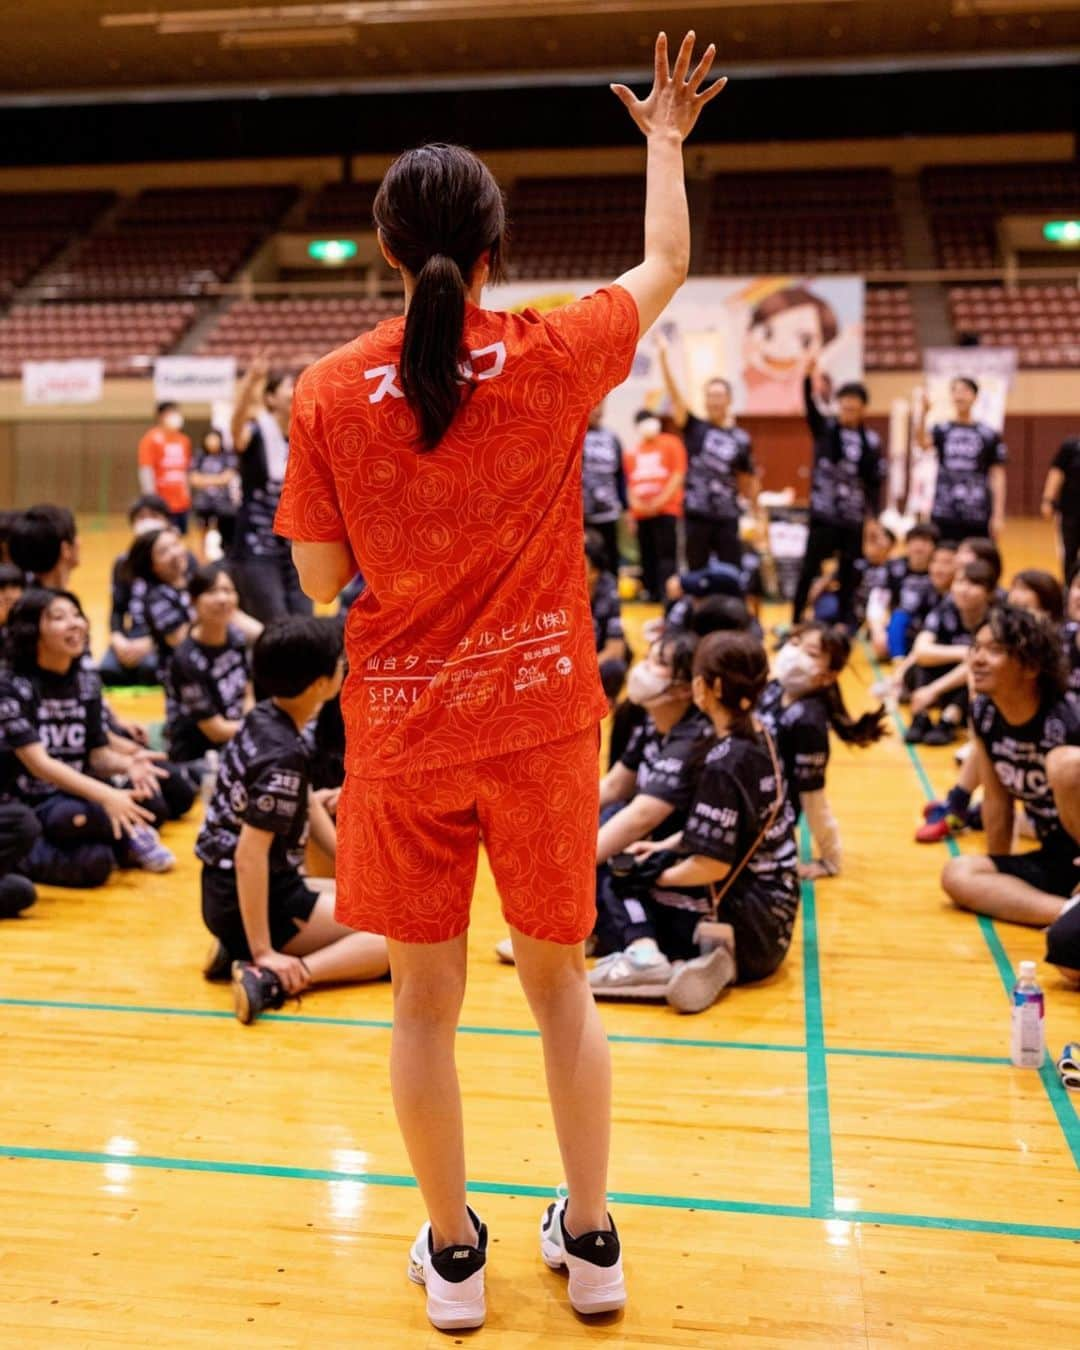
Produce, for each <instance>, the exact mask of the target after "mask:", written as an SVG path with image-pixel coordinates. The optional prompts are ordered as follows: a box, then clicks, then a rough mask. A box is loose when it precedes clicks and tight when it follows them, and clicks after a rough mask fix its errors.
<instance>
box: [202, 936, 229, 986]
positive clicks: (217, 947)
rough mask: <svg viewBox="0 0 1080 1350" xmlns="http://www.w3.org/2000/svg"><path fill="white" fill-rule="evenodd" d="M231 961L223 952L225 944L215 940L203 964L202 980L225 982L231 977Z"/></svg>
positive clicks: (226, 953)
mask: <svg viewBox="0 0 1080 1350" xmlns="http://www.w3.org/2000/svg"><path fill="white" fill-rule="evenodd" d="M232 968H233V959H232V957H231V956H230V955H229V953H228V952H227V951H226V950H225V944H224V943H223V942H222V941H221V940H220V939H219V938H215V939H214V941H213V944H212V945H211V947H210V950H209V951H208V952H207V954H206V960H205V961H204V962H203V968H202V973H203V979H204V980H227V979H229V977H230V976H231V975H232Z"/></svg>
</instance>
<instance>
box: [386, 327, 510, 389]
mask: <svg viewBox="0 0 1080 1350" xmlns="http://www.w3.org/2000/svg"><path fill="white" fill-rule="evenodd" d="M505 365H506V344H505V343H503V342H493V343H491V344H490V346H487V347H477V348H476V349H475V351H470V352H469V359H468V360H467V361H463V362H462V363H461V365H460V367H459V369H460V371H461V383H462V384H468V383H469V381H470V380H472V381H475V382H476V383H479V382H480V381H481V380H493V379H495V377H496V376H497V375H501V374H502V372H503V368H504V367H505ZM397 373H398V372H397V366H396V365H386V366H372V368H371V369H370V370H365V371H364V379H365V380H378V381H379V386H378V388H377V389H376V390H375V392H374V393H372V394H368V402H369V403H381V402H382V401H383V399H384V398H404V397H405V395H404V393H403V392H402V391H401V388H400V387H399V385H398V382H397Z"/></svg>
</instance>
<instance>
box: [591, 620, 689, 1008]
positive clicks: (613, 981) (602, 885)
mask: <svg viewBox="0 0 1080 1350" xmlns="http://www.w3.org/2000/svg"><path fill="white" fill-rule="evenodd" d="M696 649H697V638H696V637H694V636H693V635H692V634H665V635H664V636H662V637H661V638H659V639H658V640H657V641H656V642H654V643H653V645H652V646H651V647H650V649H649V653H648V655H647V656H646V658H645V659H644V660H643V661H639V662H638V663H637V664H636V665H635V666H633V667H632V668H631V670H630V673H629V676H628V677H627V696H628V698H629V699H630V701H631V703H633V704H634V705H635V706H637V707H638V708H640V709H642V710H643V711H644V713H645V720H644V722H643V723H642V725H641V726H639V727H638V728H637V729H636V730H635V731H634V733H633V734H632V736H631V738H630V743H629V745H628V746H627V747H626V750H625V751H624V752H623V755H622V758H621V759H620V760H619V762H618V763H617V764H614V765H613V766H612V768H611V769H610V770H609V772H608V773H607V774H606V775H605V776H604V778H602V779H601V782H600V808H601V822H602V823H601V825H600V832H599V834H598V836H597V841H596V862H597V889H596V896H597V914H598V918H597V930H596V937H597V950H598V951H599V952H600V954H601V955H603V954H605V953H609V952H613V951H619V952H621V951H622V950H623V949H624V948H625V947H627V946H628V940H627V939H626V938H625V934H626V932H627V930H628V928H630V927H633V925H634V923H635V921H636V919H637V917H638V916H637V915H636V914H634V913H631V912H628V906H627V905H626V904H624V902H623V901H622V900H620V899H619V898H618V897H617V896H616V895H615V894H614V892H613V890H612V887H611V875H610V871H609V869H608V866H607V864H608V862H609V861H610V859H611V858H612V857H614V855H615V854H617V853H621V852H622V851H623V850H624V849H626V848H627V847H628V845H630V844H631V843H634V842H636V841H637V840H640V839H648V838H656V837H657V834H658V832H662V833H663V834H665V835H666V834H670V833H671V832H672V830H680V829H682V827H683V825H684V824H685V822H686V812H687V810H688V809H689V806H690V802H691V800H692V798H693V795H694V789H695V787H696V785H697V779H698V774H699V773H700V770H701V765H702V763H703V761H704V758H705V754H706V752H707V751H708V747H709V742H710V740H711V736H712V729H711V727H710V726H709V722H708V719H707V718H705V717H704V716H703V715H702V714H701V713H700V712H698V710H697V709H696V708H695V707H694V705H693V702H692V700H691V697H690V692H691V690H690V685H691V680H692V677H693V664H694V652H695V650H696ZM663 965H664V959H663V958H662V957H661V956H660V954H659V952H658V951H657V949H656V947H655V944H653V945H652V946H651V947H650V946H648V944H646V945H645V946H642V947H635V949H634V955H633V956H632V957H630V958H628V960H627V961H626V962H623V963H616V964H614V965H608V966H605V968H604V971H603V972H601V973H600V974H598V975H596V977H595V978H590V983H591V984H592V985H593V990H594V992H604V991H607V992H612V993H613V994H615V995H616V996H617V994H618V989H619V988H620V987H621V986H622V985H623V984H624V983H627V982H628V983H629V984H630V985H631V986H632V985H633V984H634V983H636V982H638V980H639V979H640V978H646V979H648V980H649V981H650V982H654V979H655V977H656V969H654V967H662V966H663ZM668 974H669V975H670V971H668Z"/></svg>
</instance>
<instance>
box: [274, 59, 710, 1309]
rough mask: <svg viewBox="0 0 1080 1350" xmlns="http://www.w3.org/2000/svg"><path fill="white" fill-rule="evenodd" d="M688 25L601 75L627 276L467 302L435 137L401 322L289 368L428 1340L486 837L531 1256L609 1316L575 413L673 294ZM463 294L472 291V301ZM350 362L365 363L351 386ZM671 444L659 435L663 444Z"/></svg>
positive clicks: (497, 199)
mask: <svg viewBox="0 0 1080 1350" xmlns="http://www.w3.org/2000/svg"><path fill="white" fill-rule="evenodd" d="M693 42H694V38H693V34H692V33H691V34H688V35H687V37H686V39H685V40H684V42H683V44H682V46H681V48H680V50H679V55H678V59H677V61H676V63H675V70H674V75H672V72H671V70H670V68H669V65H668V54H667V40H666V38H665V37H664V35H663V34H661V35H660V37H659V38H658V39H657V44H656V76H655V84H654V87H653V90H652V92H651V94H650V95H649V96H648V98H646V99H645V100H644V101H642V102H639V101H638V100H637V99H636V98H635V97H634V95H633V94H632V93H631V92H630V90H629V89H626V88H625V87H623V86H615V93H616V94H617V96H618V97H619V99H620V100H621V101H622V102H623V103H624V105H625V106H626V107H627V108H628V110H629V111H630V113H631V115H632V116H633V118H634V121H635V122H636V123H637V125H638V127H639V128H640V129H641V131H642V132H643V134H644V135H645V137H646V139H647V143H648V154H647V176H646V204H645V219H644V236H645V247H644V257H643V260H642V262H641V263H640V264H639V265H638V266H637V267H635V268H633V269H632V270H631V271H629V272H627V273H625V274H624V275H623V276H622V277H620V278H619V282H618V284H616V285H612V286H609V287H605V288H603V289H601V290H599V291H597V292H595V293H594V294H592V295H589V296H586V297H585V298H584V299H581V300H579V301H576V302H575V303H573V304H570V305H567V306H564V307H562V308H559V309H553V310H550V311H549V312H547V313H545V314H540V313H538V312H537V311H536V310H532V309H530V310H526V311H525V312H524V313H521V314H504V313H500V312H496V311H491V310H486V309H484V308H482V307H481V304H480V301H481V296H482V288H483V285H484V283H485V281H486V280H487V278H488V276H489V275H492V274H493V275H494V276H496V277H497V276H498V273H499V261H500V257H501V248H502V242H503V234H504V230H505V211H504V206H503V197H502V193H501V192H500V190H499V186H498V184H497V183H496V182H495V180H494V179H493V178H492V176H491V173H490V171H489V170H488V169H487V168H486V167H485V166H484V165H483V164H482V163H481V162H480V160H478V159H477V158H476V157H475V156H474V155H472V154H471V153H470V152H468V151H466V150H463V149H461V148H460V147H457V146H449V145H427V146H423V147H421V148H420V149H417V150H413V151H409V152H407V153H406V154H404V155H402V156H400V157H399V158H398V159H397V160H395V162H394V163H393V164H392V165H391V167H390V169H389V170H388V171H387V174H386V177H385V178H384V179H383V182H382V185H381V187H380V189H379V193H378V195H377V197H376V199H375V206H374V216H375V221H376V224H377V226H378V232H379V242H380V246H381V248H382V252H383V255H384V256H385V258H386V260H387V262H388V263H389V264H390V266H392V267H394V268H395V269H398V270H400V272H401V274H402V280H403V282H404V287H405V311H406V312H405V316H404V318H395V319H391V320H388V321H387V322H385V323H382V324H380V325H379V326H378V327H377V328H376V329H375V330H374V331H373V332H371V333H366V334H364V335H363V336H362V337H360V338H358V339H356V340H355V341H354V342H352V343H350V344H348V346H346V347H344V348H342V349H341V350H340V351H337V352H332V353H331V354H330V355H329V356H326V357H323V359H322V360H321V361H318V362H316V363H315V364H314V365H313V366H310V367H308V369H307V370H306V371H305V372H304V376H303V378H302V380H301V385H300V390H299V392H298V397H297V407H296V416H295V418H294V421H293V454H292V458H291V460H290V463H289V474H288V479H287V482H286V485H285V491H284V492H283V494H282V499H281V507H280V510H279V513H278V520H277V524H278V528H279V529H280V530H281V531H282V533H283V534H285V535H288V536H290V537H291V538H292V539H293V540H294V543H293V554H294V556H295V558H296V560H297V564H298V566H299V568H300V572H301V575H302V577H303V582H304V587H305V589H306V590H307V591H308V593H309V594H310V595H312V596H313V597H314V598H316V599H318V600H320V601H324V602H327V603H328V602H330V601H331V600H333V599H334V597H335V596H336V595H337V594H338V592H339V591H340V590H341V588H342V587H343V586H344V585H345V583H346V582H348V581H349V579H350V578H351V577H352V576H353V575H354V573H355V572H356V570H357V567H358V565H359V568H360V569H361V570H362V571H363V574H364V576H365V577H366V579H367V582H368V585H367V588H366V590H365V591H364V592H363V594H362V595H361V596H360V598H359V599H358V600H357V601H356V603H355V605H354V606H353V608H352V611H351V613H350V615H349V620H348V625H347V630H346V633H347V636H346V642H347V651H348V656H349V666H350V674H349V680H348V683H347V684H346V686H345V688H344V691H343V693H342V700H341V706H342V711H343V714H344V717H345V729H346V778H345V784H344V787H343V789H342V794H341V801H340V805H339V808H338V827H339V828H338V841H339V842H338V852H337V881H338V892H337V895H338V904H337V917H338V918H339V919H340V920H342V921H344V922H346V923H348V924H349V926H350V927H354V928H357V927H359V928H362V929H363V930H364V931H368V932H380V933H384V934H385V935H386V936H387V937H388V938H389V940H390V941H389V945H390V965H391V971H392V974H393V981H394V1029H393V1038H392V1042H391V1062H390V1077H391V1083H392V1087H393V1094H394V1104H395V1107H396V1110H397V1116H398V1122H399V1124H400V1127H401V1131H402V1135H403V1137H404V1140H405V1143H406V1146H407V1148H408V1152H409V1157H410V1160H411V1163H412V1167H413V1171H414V1173H415V1174H416V1178H417V1181H418V1183H419V1187H420V1191H421V1193H422V1195H423V1198H424V1202H425V1204H426V1206H427V1209H428V1214H429V1218H430V1221H429V1222H428V1223H425V1224H424V1226H423V1228H422V1229H421V1230H420V1234H419V1236H418V1237H417V1240H416V1242H415V1243H414V1245H413V1248H412V1251H411V1253H410V1258H409V1275H410V1278H412V1279H413V1280H415V1281H416V1282H417V1283H418V1284H423V1285H425V1286H426V1288H427V1302H428V1316H429V1318H430V1319H431V1321H432V1322H433V1324H434V1325H435V1326H436V1327H439V1328H441V1329H443V1330H455V1329H465V1328H467V1327H475V1326H479V1325H480V1324H481V1323H482V1322H483V1320H484V1315H485V1301H484V1266H485V1263H486V1259H487V1228H486V1227H485V1225H484V1224H483V1223H482V1222H481V1220H480V1218H479V1217H478V1216H477V1215H476V1214H475V1212H474V1211H472V1210H471V1209H470V1208H469V1207H468V1205H467V1203H466V1171H465V1149H464V1126H463V1119H462V1107H461V1091H460V1085H459V1082H458V1077H457V1071H456V1068H455V1064H454V1040H455V1034H456V1030H457V1025H458V1019H459V1015H460V1011H461V1005H462V998H463V996H464V993H465V978H466V952H467V928H468V924H469V907H470V901H471V898H472V891H473V883H474V880H475V876H476V866H477V856H478V849H479V844H480V836H481V832H482V833H483V838H484V842H485V845H486V849H487V857H488V859H489V861H490V864H491V868H492V872H493V874H494V876H495V879H496V883H497V885H498V888H499V894H500V898H501V900H502V904H503V910H504V915H505V917H506V918H507V920H508V922H509V923H510V924H511V927H512V937H513V947H514V954H515V958H516V965H517V970H518V974H519V976H520V978H521V982H522V985H523V987H524V989H525V993H526V995H527V997H528V999H529V1002H530V1005H531V1007H532V1010H533V1012H534V1014H535V1016H536V1019H537V1022H538V1024H539V1027H540V1032H541V1036H542V1039H543V1047H544V1056H545V1065H546V1070H547V1083H548V1090H549V1094H550V1097H551V1103H552V1109H553V1114H554V1117H555V1129H556V1134H557V1137H558V1143H559V1148H560V1152H561V1156H562V1166H563V1168H564V1169H565V1171H564V1175H565V1177H566V1181H567V1191H568V1193H567V1196H566V1197H565V1198H560V1199H559V1200H557V1201H553V1202H552V1203H551V1204H550V1205H549V1206H548V1207H547V1210H546V1212H545V1214H544V1217H543V1219H542V1221H541V1232H540V1237H541V1255H542V1258H543V1260H544V1262H545V1263H546V1264H547V1265H548V1266H551V1267H553V1268H560V1269H561V1268H564V1267H565V1268H567V1269H568V1272H569V1281H568V1284H569V1298H570V1302H571V1304H572V1306H573V1307H574V1308H575V1310H576V1311H578V1312H579V1313H601V1312H610V1311H614V1310H615V1309H617V1308H621V1307H622V1306H623V1304H624V1303H625V1301H626V1291H625V1285H624V1282H623V1273H622V1257H621V1251H620V1245H619V1239H618V1236H617V1234H616V1232H615V1230H614V1227H613V1225H612V1223H611V1219H610V1216H609V1214H608V1207H607V1167H608V1147H609V1137H610V1118H611V1066H610V1057H609V1053H608V1047H607V1043H606V1040H605V1037H604V1031H603V1026H602V1024H601V1022H600V1019H599V1017H598V1015H597V1011H596V1007H595V1005H594V1003H593V999H592V994H591V992H590V989H589V984H588V980H587V978H586V974H585V959H584V942H585V938H586V937H588V935H589V933H590V932H591V931H592V928H593V925H594V923H595V915H596V896H595V888H596V875H595V861H596V830H595V825H596V819H597V813H598V808H599V783H598V777H597V763H596V757H597V746H598V734H597V733H598V723H599V721H600V719H601V718H602V717H603V716H604V715H605V714H606V711H607V702H606V700H605V698H604V696H603V691H602V689H601V686H600V679H599V674H598V672H597V664H596V651H595V643H594V634H593V625H592V619H591V615H590V612H589V600H588V595H587V593H586V589H585V568H584V566H583V564H582V557H581V552H582V530H581V496H580V492H581V489H580V481H579V476H580V472H581V468H580V456H581V453H582V450H581V447H582V441H583V439H584V434H585V428H586V425H587V421H588V413H589V409H590V408H591V407H593V406H595V405H596V404H597V403H598V402H599V401H600V400H601V399H602V398H603V397H604V396H605V395H606V394H607V393H608V392H609V391H610V390H611V389H612V388H614V387H615V386H616V385H617V384H619V383H620V382H621V381H622V380H624V379H625V378H626V376H627V375H628V373H629V371H630V368H631V366H632V363H633V359H634V354H635V352H636V349H637V345H638V342H639V340H640V337H641V334H642V333H643V332H644V331H646V330H647V329H649V328H650V327H651V326H652V324H653V323H655V321H656V320H657V318H658V317H659V316H660V314H661V313H662V312H663V310H664V308H665V306H666V305H667V304H668V303H669V302H670V300H671V298H672V296H673V295H674V294H675V293H676V292H677V291H678V289H679V287H680V286H681V285H682V284H683V282H684V281H685V279H686V274H687V271H688V269H689V261H690V219H689V212H688V210H687V204H686V186H685V178H684V170H683V156H682V142H683V140H684V139H685V137H686V136H687V135H688V134H689V133H690V130H691V129H692V127H693V126H694V123H695V122H696V121H697V118H698V114H699V113H700V111H701V109H702V107H703V106H704V104H705V103H706V102H708V100H709V99H710V98H712V97H713V96H715V94H716V93H718V92H719V90H720V88H721V87H722V84H723V82H722V81H720V82H718V83H717V84H715V85H713V86H712V87H711V88H710V89H709V90H708V91H706V92H703V93H699V92H698V91H699V89H700V88H701V85H702V82H703V80H704V79H705V76H706V74H707V72H708V70H709V67H710V66H711V64H712V60H713V55H714V49H713V48H711V47H710V48H709V49H708V51H707V52H706V53H705V56H704V57H703V59H702V61H701V63H700V64H699V65H698V67H697V68H696V69H695V70H694V71H693V73H692V74H691V73H690V61H691V56H692V53H693ZM470 301H471V303H470ZM365 372H366V373H365ZM680 448H681V446H680Z"/></svg>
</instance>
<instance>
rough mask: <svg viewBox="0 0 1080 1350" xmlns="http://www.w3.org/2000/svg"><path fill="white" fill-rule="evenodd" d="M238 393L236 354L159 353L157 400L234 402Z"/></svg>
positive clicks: (156, 376) (155, 392)
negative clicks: (192, 354)
mask: <svg viewBox="0 0 1080 1350" xmlns="http://www.w3.org/2000/svg"><path fill="white" fill-rule="evenodd" d="M235 392H236V357H235V356H160V357H158V359H157V360H156V361H155V362H154V399H155V401H156V402H158V403H166V402H173V403H218V402H222V403H224V402H229V403H231V402H232V399H233V396H234V394H235Z"/></svg>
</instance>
